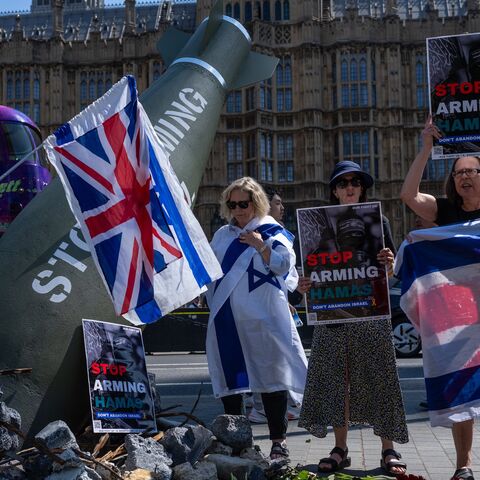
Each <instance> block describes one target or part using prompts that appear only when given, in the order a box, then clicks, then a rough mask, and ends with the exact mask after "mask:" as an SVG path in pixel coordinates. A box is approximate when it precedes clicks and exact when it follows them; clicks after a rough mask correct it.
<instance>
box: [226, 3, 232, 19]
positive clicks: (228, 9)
mask: <svg viewBox="0 0 480 480" xmlns="http://www.w3.org/2000/svg"><path fill="white" fill-rule="evenodd" d="M225 15H226V16H227V17H231V16H232V4H231V3H227V4H226V5H225Z"/></svg>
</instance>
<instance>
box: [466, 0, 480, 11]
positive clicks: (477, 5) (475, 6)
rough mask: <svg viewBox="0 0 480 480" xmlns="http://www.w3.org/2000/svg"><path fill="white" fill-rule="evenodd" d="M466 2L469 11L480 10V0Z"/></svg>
mask: <svg viewBox="0 0 480 480" xmlns="http://www.w3.org/2000/svg"><path fill="white" fill-rule="evenodd" d="M466 4H467V11H468V13H470V12H478V11H479V10H480V0H467V2H466Z"/></svg>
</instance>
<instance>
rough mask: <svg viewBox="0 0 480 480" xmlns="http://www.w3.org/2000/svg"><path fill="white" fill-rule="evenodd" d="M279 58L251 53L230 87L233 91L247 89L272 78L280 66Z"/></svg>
mask: <svg viewBox="0 0 480 480" xmlns="http://www.w3.org/2000/svg"><path fill="white" fill-rule="evenodd" d="M278 62H279V60H278V58H276V57H269V56H267V55H263V54H261V53H256V52H250V54H249V55H248V57H247V59H246V60H245V62H244V63H243V65H242V66H241V67H240V69H239V72H240V73H239V75H238V76H237V78H236V79H235V81H234V82H233V83H232V84H231V85H230V86H229V87H230V89H231V90H235V89H237V88H241V87H246V86H247V85H251V84H253V83H257V82H260V81H261V80H265V79H267V78H270V77H271V76H272V75H273V72H274V71H275V68H276V67H277V65H278Z"/></svg>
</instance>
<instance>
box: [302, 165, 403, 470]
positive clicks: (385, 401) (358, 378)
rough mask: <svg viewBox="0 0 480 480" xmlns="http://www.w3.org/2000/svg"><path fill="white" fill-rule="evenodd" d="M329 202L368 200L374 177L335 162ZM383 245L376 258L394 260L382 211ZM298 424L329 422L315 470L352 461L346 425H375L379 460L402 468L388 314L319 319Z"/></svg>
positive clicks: (317, 426)
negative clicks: (328, 443)
mask: <svg viewBox="0 0 480 480" xmlns="http://www.w3.org/2000/svg"><path fill="white" fill-rule="evenodd" d="M329 185H330V203H331V204H333V205H335V204H337V205H338V204H340V205H348V204H353V203H361V202H365V201H366V200H367V189H368V188H369V187H371V186H372V185H373V178H372V177H371V176H370V175H369V174H368V173H366V172H364V171H363V170H362V169H361V168H360V166H359V165H358V164H356V163H354V162H350V161H343V162H339V163H337V165H336V166H335V169H334V171H333V173H332V175H331V177H330V184H329ZM382 220H383V233H384V239H385V245H386V248H384V249H382V250H380V252H379V253H378V255H377V260H378V261H379V262H380V263H382V264H387V265H390V266H391V264H392V263H393V259H394V253H393V252H394V251H395V247H394V245H393V241H392V234H391V231H390V226H389V223H388V220H387V219H386V217H383V219H382ZM298 425H299V427H303V428H305V429H307V430H308V431H309V432H310V433H311V434H312V435H315V436H316V437H319V438H324V437H325V436H326V435H327V427H329V426H331V427H333V432H334V436H335V447H334V448H333V449H332V451H331V452H330V456H329V457H326V458H322V459H321V460H320V462H319V464H318V470H319V472H322V473H331V472H335V471H337V470H340V469H342V468H345V467H348V466H350V457H349V456H348V447H347V436H348V427H349V426H350V425H367V426H372V427H373V432H374V434H375V435H377V436H379V437H380V440H381V466H382V467H383V468H384V470H386V472H387V473H388V474H390V475H400V474H402V473H405V472H406V464H405V463H403V462H401V461H400V458H401V455H400V454H399V453H398V452H397V451H396V450H394V448H393V442H397V443H406V442H408V431H407V425H406V419H405V411H404V407H403V399H402V394H401V391H400V384H399V380H398V373H397V367H396V363H395V350H394V346H393V341H392V326H391V322H390V320H372V321H362V322H358V323H345V324H340V325H337V324H335V325H317V326H316V327H315V330H314V334H313V341H312V349H311V353H310V359H309V364H308V374H307V383H306V386H305V394H304V400H303V404H302V411H301V413H300V420H299V422H298Z"/></svg>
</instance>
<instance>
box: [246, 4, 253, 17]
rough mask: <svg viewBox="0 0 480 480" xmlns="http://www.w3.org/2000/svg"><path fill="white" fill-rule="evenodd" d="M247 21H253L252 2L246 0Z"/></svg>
mask: <svg viewBox="0 0 480 480" xmlns="http://www.w3.org/2000/svg"><path fill="white" fill-rule="evenodd" d="M245 21H246V22H251V21H252V2H245Z"/></svg>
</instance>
